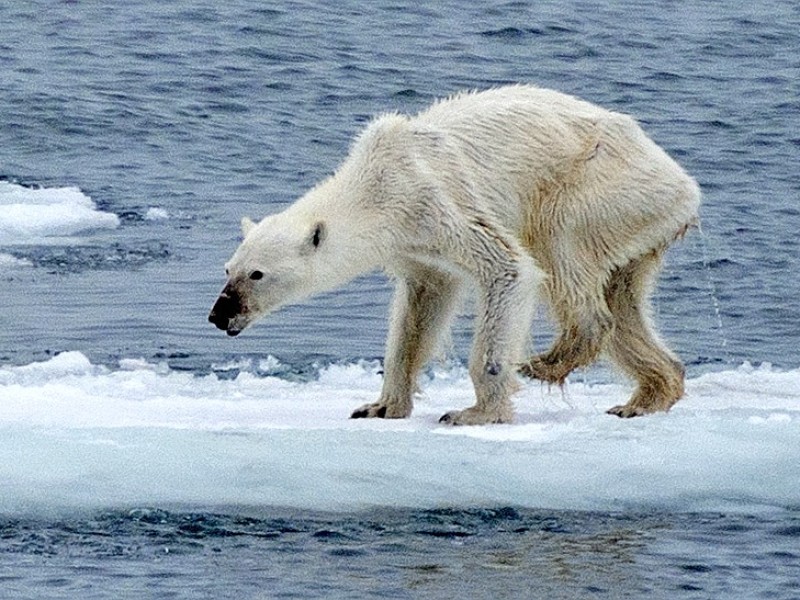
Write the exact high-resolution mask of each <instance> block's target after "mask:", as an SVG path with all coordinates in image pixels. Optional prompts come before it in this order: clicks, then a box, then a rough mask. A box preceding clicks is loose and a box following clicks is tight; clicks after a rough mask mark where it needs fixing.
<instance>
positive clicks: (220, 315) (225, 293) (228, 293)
mask: <svg viewBox="0 0 800 600" xmlns="http://www.w3.org/2000/svg"><path fill="white" fill-rule="evenodd" d="M240 309H241V303H240V302H239V294H237V293H236V292H235V291H234V290H232V289H230V286H226V287H225V289H224V290H222V293H221V294H220V295H219V298H217V301H216V302H215V303H214V306H213V308H212V309H211V312H210V313H209V314H208V320H209V322H211V323H213V324H214V325H216V326H217V327H218V328H219V329H223V330H225V329H228V323H229V322H230V320H231V319H232V318H233V317H235V316H236V315H238V314H239V312H240Z"/></svg>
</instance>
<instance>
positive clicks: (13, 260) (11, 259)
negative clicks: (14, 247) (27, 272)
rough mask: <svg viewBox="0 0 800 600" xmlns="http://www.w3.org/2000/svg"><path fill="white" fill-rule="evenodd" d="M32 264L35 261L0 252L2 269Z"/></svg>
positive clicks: (0, 267)
mask: <svg viewBox="0 0 800 600" xmlns="http://www.w3.org/2000/svg"><path fill="white" fill-rule="evenodd" d="M32 265H33V263H32V262H31V261H29V260H26V259H24V258H17V257H16V256H14V255H12V254H4V253H2V252H0V269H2V270H8V269H17V268H22V267H30V266H32Z"/></svg>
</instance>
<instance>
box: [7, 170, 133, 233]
mask: <svg viewBox="0 0 800 600" xmlns="http://www.w3.org/2000/svg"><path fill="white" fill-rule="evenodd" d="M118 226H119V217H118V216H117V215H115V214H113V213H110V212H105V211H101V210H98V208H97V205H96V204H95V203H94V202H93V201H92V199H91V198H90V197H89V196H87V195H86V194H84V193H83V192H82V191H81V190H80V189H78V188H76V187H63V188H38V189H34V188H27V187H23V186H21V185H17V184H15V183H9V182H8V181H0V244H25V243H30V242H32V241H36V240H39V239H42V238H48V237H64V236H74V235H77V234H80V233H84V232H86V231H90V230H93V229H114V228H116V227H118Z"/></svg>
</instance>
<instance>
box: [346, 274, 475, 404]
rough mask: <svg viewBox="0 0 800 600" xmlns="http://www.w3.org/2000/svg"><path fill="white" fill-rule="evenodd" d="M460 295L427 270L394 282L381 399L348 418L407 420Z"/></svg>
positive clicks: (453, 283)
mask: <svg viewBox="0 0 800 600" xmlns="http://www.w3.org/2000/svg"><path fill="white" fill-rule="evenodd" d="M459 290H460V283H459V281H458V280H457V279H456V278H455V277H453V276H452V275H449V274H447V273H444V272H441V271H437V270H434V269H430V268H427V267H419V268H417V269H415V270H414V272H413V274H412V275H410V276H408V277H406V278H405V279H402V280H399V281H398V282H397V289H396V291H395V295H394V300H393V304H392V318H391V321H390V324H389V338H388V341H387V344H386V359H385V361H384V376H383V389H382V390H381V395H380V398H379V399H378V401H377V402H374V403H371V404H365V405H364V406H362V407H360V408H358V409H356V410H355V411H353V413H352V415H351V418H353V419H359V418H368V417H379V418H387V419H402V418H405V417H408V416H410V415H411V410H412V409H413V400H412V396H413V395H414V392H415V391H416V382H417V381H416V380H417V375H418V374H419V372H420V370H421V369H422V367H423V366H424V365H425V363H426V362H427V361H428V360H429V359H430V358H431V356H432V355H433V353H434V352H435V351H436V348H437V346H438V344H439V342H440V341H441V338H442V337H443V335H444V333H445V331H446V329H447V326H448V325H449V323H450V320H451V318H452V316H453V313H454V312H455V309H456V306H457V303H458V299H459V297H460V294H459Z"/></svg>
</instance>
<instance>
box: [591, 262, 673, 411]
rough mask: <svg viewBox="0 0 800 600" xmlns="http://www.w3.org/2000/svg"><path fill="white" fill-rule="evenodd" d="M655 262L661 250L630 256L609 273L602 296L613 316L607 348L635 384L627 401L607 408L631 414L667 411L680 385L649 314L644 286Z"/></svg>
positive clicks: (648, 283)
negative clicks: (604, 294)
mask: <svg viewBox="0 0 800 600" xmlns="http://www.w3.org/2000/svg"><path fill="white" fill-rule="evenodd" d="M660 264H661V252H659V251H653V252H651V253H650V254H647V255H645V256H643V257H642V258H639V259H637V260H634V261H632V262H631V263H629V264H628V265H626V266H624V267H621V268H620V269H618V270H617V271H615V272H614V273H613V275H612V276H611V279H610V281H609V285H608V287H607V289H606V299H607V301H608V305H609V308H610V309H611V313H612V315H613V318H614V328H613V330H612V333H611V335H610V337H609V343H608V352H609V355H610V357H611V359H612V360H614V362H616V363H617V364H618V365H619V366H620V367H621V368H622V369H623V371H625V373H627V374H628V375H629V376H630V377H632V378H633V379H635V380H636V382H637V383H638V388H637V389H636V391H635V392H634V394H633V396H632V397H631V399H630V400H629V401H628V403H627V404H624V405H620V406H615V407H613V408H611V409H609V410H608V413H609V414H612V415H617V416H619V417H636V416H640V415H644V414H648V413H653V412H658V411H668V410H669V409H670V407H672V405H673V404H675V403H676V402H677V401H678V400H679V399H680V398H681V396H683V391H684V368H683V365H682V364H681V363H680V361H679V360H678V359H677V358H676V357H675V356H674V355H673V354H672V353H671V352H670V351H669V350H668V349H667V348H666V347H665V346H664V344H663V343H662V342H661V341H660V340H659V339H658V336H657V334H656V333H655V331H654V329H653V326H652V324H651V322H650V317H649V292H650V287H651V285H652V282H653V279H654V277H655V275H656V273H657V272H658V269H659V267H660Z"/></svg>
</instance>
